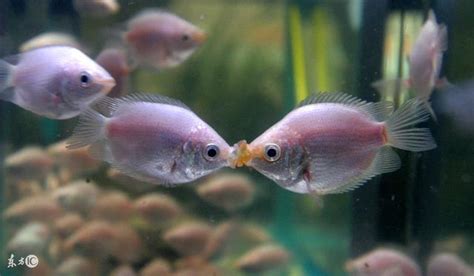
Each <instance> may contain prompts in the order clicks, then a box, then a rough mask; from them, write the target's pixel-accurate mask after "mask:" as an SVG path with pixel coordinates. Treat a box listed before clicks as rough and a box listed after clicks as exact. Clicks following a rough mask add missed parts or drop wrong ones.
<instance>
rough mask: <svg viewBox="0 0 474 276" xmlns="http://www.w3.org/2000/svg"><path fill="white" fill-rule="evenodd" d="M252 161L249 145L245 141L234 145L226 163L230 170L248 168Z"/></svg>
mask: <svg viewBox="0 0 474 276" xmlns="http://www.w3.org/2000/svg"><path fill="white" fill-rule="evenodd" d="M252 159H253V155H252V150H251V148H250V145H249V144H248V143H247V141H245V140H241V141H239V142H237V143H236V144H234V146H233V150H232V152H231V153H230V154H229V158H228V163H229V166H230V167H231V168H238V167H243V166H250V164H251V161H252Z"/></svg>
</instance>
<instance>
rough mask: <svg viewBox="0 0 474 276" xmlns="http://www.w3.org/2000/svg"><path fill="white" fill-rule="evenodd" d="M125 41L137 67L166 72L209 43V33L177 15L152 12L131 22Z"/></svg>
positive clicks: (138, 16)
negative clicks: (207, 36) (207, 38)
mask: <svg viewBox="0 0 474 276" xmlns="http://www.w3.org/2000/svg"><path fill="white" fill-rule="evenodd" d="M123 39H124V42H125V43H126V44H127V46H128V48H129V50H130V52H131V54H132V56H133V58H134V60H135V61H136V62H137V63H139V64H140V65H145V66H148V67H151V68H154V69H164V68H170V67H175V66H177V65H179V64H181V63H182V62H183V61H185V60H186V59H187V58H188V57H189V56H191V55H192V53H193V52H194V51H195V50H196V49H197V48H198V47H199V46H200V45H201V44H202V43H204V41H205V40H206V33H205V32H204V31H202V30H200V29H199V28H198V27H196V26H194V25H193V24H191V23H189V22H187V21H186V20H184V19H182V18H180V17H178V16H176V15H174V14H171V13H169V12H165V11H162V10H156V9H149V10H145V11H143V12H141V13H139V14H137V15H136V16H135V17H133V18H132V19H131V20H130V21H129V22H128V24H127V32H126V33H125V34H124V36H123Z"/></svg>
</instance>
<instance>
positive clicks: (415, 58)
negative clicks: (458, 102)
mask: <svg viewBox="0 0 474 276" xmlns="http://www.w3.org/2000/svg"><path fill="white" fill-rule="evenodd" d="M447 49H448V34H447V28H446V26H445V25H443V24H438V23H437V22H436V16H435V14H434V12H433V11H432V10H430V11H429V13H428V19H427V20H426V22H425V23H424V24H423V26H422V27H421V30H420V33H419V35H418V37H417V38H416V41H415V43H414V44H413V46H412V49H411V53H410V56H409V68H410V76H409V79H408V80H406V81H405V83H406V85H407V86H408V87H410V88H411V89H413V90H414V91H415V95H416V97H417V98H418V99H420V100H421V101H423V102H424V103H425V104H426V105H427V108H428V109H429V111H430V113H431V114H432V115H433V117H434V118H436V117H435V113H434V111H433V110H432V108H431V105H430V103H429V100H430V96H431V93H432V92H433V89H434V88H435V87H436V86H439V85H441V84H442V81H441V80H440V79H439V73H440V70H441V65H442V61H443V52H445V51H446V50H447ZM394 82H395V83H397V82H398V85H399V84H400V82H402V81H401V80H381V81H377V82H375V83H374V84H373V86H374V87H375V88H376V89H377V90H379V91H380V92H382V93H384V91H386V90H385V89H386V87H387V86H393V84H394ZM389 91H391V89H390V90H389Z"/></svg>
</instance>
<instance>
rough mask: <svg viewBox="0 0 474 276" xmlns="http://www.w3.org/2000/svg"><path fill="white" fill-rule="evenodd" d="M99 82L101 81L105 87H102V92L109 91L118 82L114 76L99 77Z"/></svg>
mask: <svg viewBox="0 0 474 276" xmlns="http://www.w3.org/2000/svg"><path fill="white" fill-rule="evenodd" d="M97 83H99V84H100V85H102V86H103V87H104V88H103V89H102V92H105V93H108V92H109V91H110V89H112V88H113V87H114V86H115V85H116V84H117V82H116V81H115V79H114V78H112V77H110V78H103V79H99V80H97Z"/></svg>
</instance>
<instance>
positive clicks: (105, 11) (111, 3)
mask: <svg viewBox="0 0 474 276" xmlns="http://www.w3.org/2000/svg"><path fill="white" fill-rule="evenodd" d="M73 4H74V8H75V9H76V11H77V12H78V13H79V14H81V15H86V16H93V17H105V16H108V15H112V14H115V13H117V12H118V11H119V10H120V4H119V3H118V2H117V0H74V1H73Z"/></svg>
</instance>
